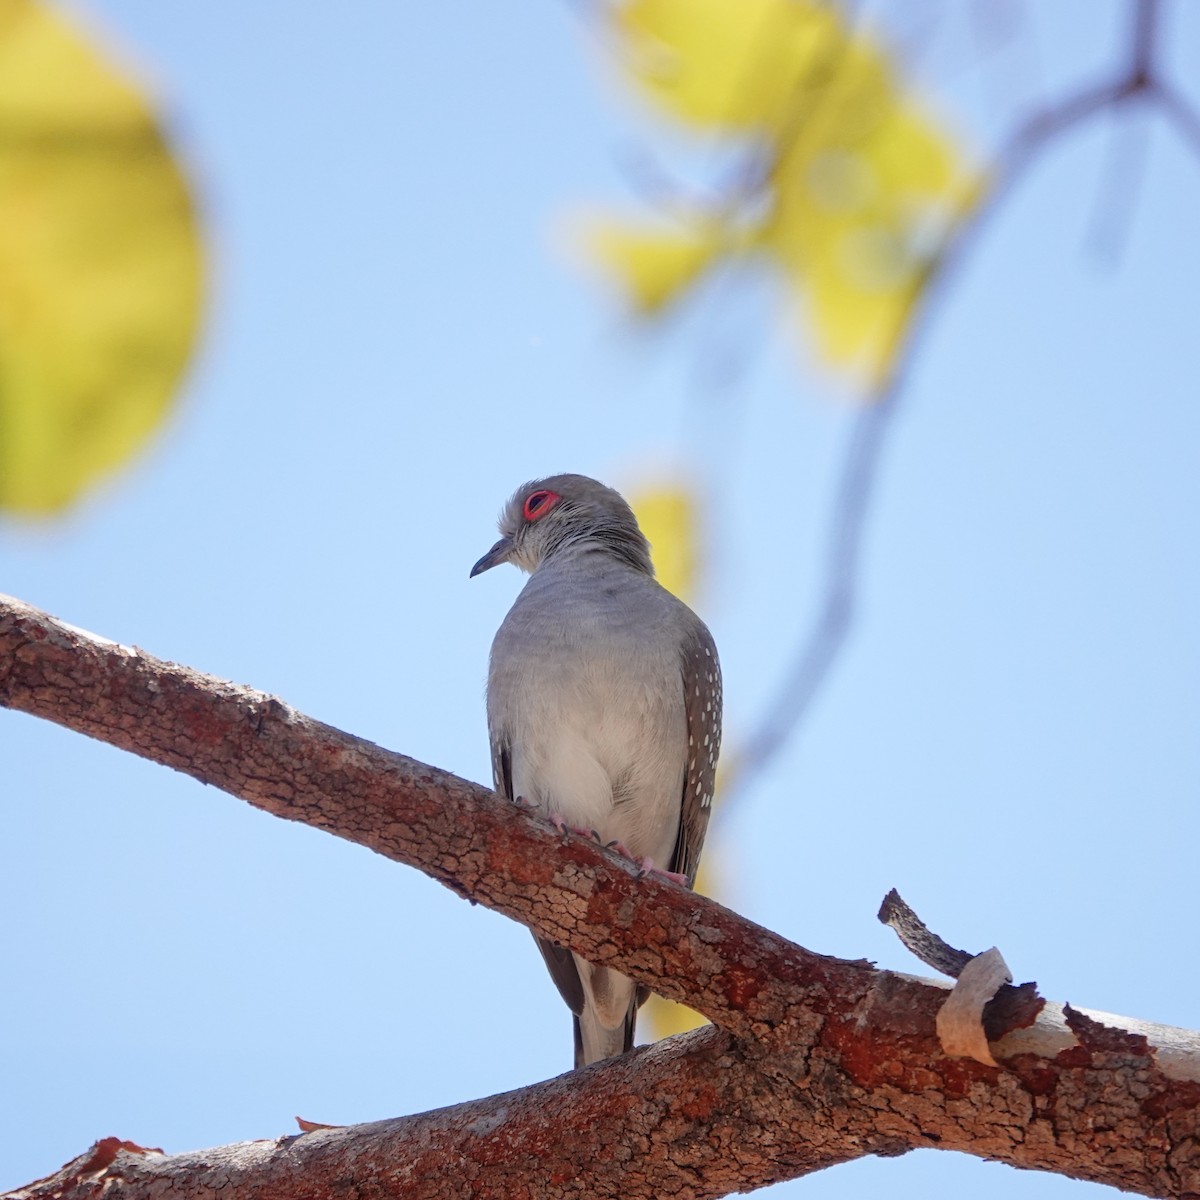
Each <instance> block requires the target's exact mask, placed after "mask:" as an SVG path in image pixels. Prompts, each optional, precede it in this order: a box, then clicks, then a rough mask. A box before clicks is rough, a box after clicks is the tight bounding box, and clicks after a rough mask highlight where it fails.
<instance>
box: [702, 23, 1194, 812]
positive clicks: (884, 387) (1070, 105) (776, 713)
mask: <svg viewBox="0 0 1200 1200" xmlns="http://www.w3.org/2000/svg"><path fill="white" fill-rule="evenodd" d="M1158 15H1159V5H1158V0H1134V3H1133V5H1132V6H1131V16H1132V20H1133V36H1132V38H1131V49H1130V58H1129V63H1128V65H1127V67H1126V69H1125V71H1124V72H1123V73H1122V74H1121V75H1120V76H1119V77H1118V78H1117V79H1116V80H1115V81H1112V82H1109V83H1104V84H1100V85H1098V86H1093V87H1088V88H1084V89H1082V90H1081V91H1079V92H1078V93H1076V94H1075V95H1074V96H1071V97H1070V98H1068V99H1066V100H1063V101H1061V102H1059V103H1058V104H1055V105H1053V106H1051V107H1049V108H1046V109H1042V110H1040V111H1038V112H1035V113H1033V114H1032V115H1030V116H1028V117H1026V118H1025V119H1024V120H1023V121H1022V122H1021V123H1020V124H1019V125H1018V127H1017V128H1016V130H1015V131H1014V132H1013V133H1012V134H1011V135H1010V136H1009V138H1008V140H1007V142H1006V143H1005V145H1004V147H1003V148H1002V150H1001V151H1000V153H999V154H998V156H997V160H996V164H995V166H994V168H993V170H992V173H991V187H990V189H988V190H984V191H982V192H981V194H980V197H979V199H978V201H977V203H976V204H975V205H973V206H972V207H970V208H969V209H968V210H967V211H965V213H964V215H963V217H962V218H961V219H960V221H959V222H958V224H957V226H956V227H955V228H953V229H952V230H951V232H950V234H949V235H948V237H947V239H946V241H945V243H944V244H943V246H942V248H941V250H940V252H939V253H938V255H937V256H936V258H935V259H934V260H933V261H932V262H931V263H930V265H929V268H928V272H927V275H926V278H925V280H924V283H923V286H922V287H921V288H920V289H919V292H918V293H917V294H918V297H919V299H918V302H917V305H916V307H915V311H914V313H913V316H912V319H911V322H910V325H909V328H908V332H907V335H906V337H905V339H904V341H903V344H902V345H901V347H900V350H899V352H898V354H897V358H896V362H895V364H894V366H893V369H892V371H891V372H890V374H889V375H888V376H887V378H886V379H885V380H884V381H883V382H882V383H881V385H880V386H879V388H878V389H877V390H876V392H875V394H874V396H873V397H872V398H871V402H870V403H869V404H868V405H867V406H866V407H865V408H864V409H863V411H862V413H861V414H860V415H859V417H858V418H857V421H856V424H855V428H854V432H853V434H852V436H851V439H850V445H849V448H848V450H847V452H846V457H845V459H844V461H843V465H842V472H841V477H840V480H839V483H838V499H837V502H836V504H835V506H834V513H833V517H832V519H831V523H830V531H829V550H828V566H827V569H826V582H825V587H824V592H823V601H822V604H821V608H820V611H819V612H818V614H817V617H816V620H815V621H814V623H813V625H812V627H811V628H810V630H809V632H808V634H807V636H805V638H804V639H803V641H802V643H801V645H800V649H799V652H798V654H797V655H796V657H795V659H794V661H793V665H792V668H791V670H790V671H789V672H788V674H787V676H786V677H785V679H784V681H783V684H782V686H781V687H780V689H779V691H778V693H777V694H776V699H775V702H774V703H773V704H772V705H770V707H769V709H768V716H767V718H766V719H765V720H764V721H763V723H762V725H760V726H759V728H758V730H757V731H756V732H755V733H753V734H752V735H751V736H750V737H749V738H748V739H747V740H746V741H745V742H744V743H743V745H742V748H741V750H740V752H739V753H737V754H736V755H735V756H733V760H732V762H731V764H730V766H729V768H728V769H727V773H726V776H725V779H724V781H723V788H722V792H723V795H722V808H723V809H725V810H728V808H729V806H730V804H731V802H733V801H735V800H736V799H737V798H738V797H739V796H741V795H744V794H745V792H746V791H747V790H748V789H749V787H750V786H751V785H752V784H753V782H754V781H755V780H756V779H757V778H758V777H759V776H760V775H761V774H762V772H763V771H764V770H765V769H766V767H767V766H768V764H769V763H770V762H771V760H772V759H773V758H774V757H775V756H776V755H777V754H778V753H779V751H780V750H781V749H782V748H783V746H784V745H785V744H786V743H787V742H788V740H789V739H790V738H791V736H792V735H793V733H794V732H795V730H796V728H797V727H798V726H799V724H800V722H801V721H802V720H803V719H804V717H805V715H806V714H807V713H808V711H809V709H810V707H811V705H812V703H813V701H814V700H815V698H816V697H817V695H818V694H819V692H820V689H821V687H822V686H823V684H824V683H825V681H826V679H827V678H828V676H829V671H830V669H831V667H832V666H833V664H834V662H835V661H836V659H837V657H838V655H839V653H840V652H841V650H842V647H843V646H844V645H845V641H846V637H847V635H848V633H849V631H850V628H851V626H852V624H853V619H854V613H855V606H856V598H857V594H858V583H859V575H860V568H861V561H862V543H863V535H864V531H865V526H866V520H867V517H868V515H869V512H870V506H871V501H872V498H873V496H874V491H875V484H876V478H877V475H878V471H879V466H880V463H881V461H882V457H883V452H884V450H885V448H886V445H887V434H888V432H889V430H890V429H891V427H892V425H893V423H894V422H893V417H894V416H895V414H896V411H897V410H898V408H899V406H900V399H901V395H902V392H903V389H904V385H905V384H906V382H907V380H908V376H909V373H910V371H911V369H912V365H913V363H914V361H915V358H916V354H917V351H918V349H919V348H920V346H921V345H922V343H923V339H924V338H925V336H926V335H927V332H928V329H929V327H930V324H931V322H932V318H933V316H934V314H936V312H937V309H938V303H939V301H940V300H941V299H942V298H943V297H944V295H945V291H946V286H947V283H948V281H949V280H950V279H951V278H952V277H953V276H954V274H955V272H956V271H958V270H959V269H961V267H962V264H963V261H964V259H965V258H966V257H967V252H968V250H969V249H970V247H971V246H972V245H973V244H974V242H976V241H977V240H978V238H979V236H980V234H981V233H982V231H983V230H984V229H985V228H986V227H987V225H988V223H989V221H990V219H991V218H992V217H993V215H994V214H995V213H996V211H997V209H998V208H999V207H1000V204H1001V202H1002V201H1003V200H1004V198H1005V197H1006V196H1007V195H1008V194H1009V192H1010V191H1011V190H1012V189H1013V187H1014V186H1015V185H1016V184H1017V182H1018V181H1019V179H1020V178H1021V177H1022V175H1023V174H1024V172H1025V170H1026V169H1027V168H1028V167H1029V166H1030V164H1031V163H1032V162H1033V161H1034V160H1035V159H1036V158H1037V157H1038V155H1039V154H1040V153H1041V152H1042V151H1043V150H1045V149H1046V148H1047V147H1048V146H1049V145H1051V144H1052V143H1053V142H1055V141H1056V140H1057V139H1058V138H1060V137H1061V136H1062V135H1064V134H1065V133H1067V132H1068V131H1069V130H1070V129H1072V128H1074V127H1075V126H1078V125H1080V124H1081V123H1083V122H1085V121H1087V120H1088V119H1090V118H1091V117H1093V116H1094V115H1095V114H1096V113H1098V112H1101V111H1103V110H1104V109H1106V108H1111V107H1114V106H1116V105H1119V104H1122V103H1124V102H1125V101H1127V100H1130V99H1131V98H1134V97H1142V98H1145V99H1147V100H1148V101H1150V102H1151V103H1154V104H1155V105H1156V107H1158V108H1160V109H1161V110H1162V111H1163V112H1164V114H1165V115H1167V116H1168V117H1169V118H1170V119H1171V120H1172V121H1173V122H1174V123H1175V124H1176V126H1177V127H1178V128H1179V129H1180V130H1181V132H1182V133H1183V135H1184V136H1185V137H1186V138H1187V139H1188V140H1189V142H1190V143H1191V145H1192V146H1193V147H1194V148H1195V149H1196V151H1197V154H1198V155H1200V118H1198V117H1197V115H1196V113H1195V112H1194V111H1193V110H1192V109H1191V108H1190V107H1189V106H1188V105H1187V104H1186V103H1185V102H1183V101H1182V99H1181V98H1180V97H1179V96H1178V95H1177V94H1176V93H1175V92H1174V91H1172V90H1171V89H1169V88H1167V87H1166V86H1164V85H1163V84H1161V83H1160V82H1159V81H1158V79H1157V77H1156V76H1155V73H1154V64H1155V57H1154V56H1155V50H1156V45H1157V42H1156V35H1157V33H1158V31H1159V23H1158Z"/></svg>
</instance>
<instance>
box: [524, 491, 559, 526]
mask: <svg viewBox="0 0 1200 1200" xmlns="http://www.w3.org/2000/svg"><path fill="white" fill-rule="evenodd" d="M561 499H562V497H561V496H560V495H559V494H558V493H557V492H552V491H550V490H548V489H546V488H543V489H542V490H540V491H537V492H530V493H529V495H528V496H526V497H525V509H524V517H525V520H527V521H536V520H538V519H539V518H540V517H544V516H545V515H546V514H547V513H548V512H549V511H550V510H551V509H552V508H553V507H554V506H555V505H556V504H557V503H558V502H559V501H560V500H561Z"/></svg>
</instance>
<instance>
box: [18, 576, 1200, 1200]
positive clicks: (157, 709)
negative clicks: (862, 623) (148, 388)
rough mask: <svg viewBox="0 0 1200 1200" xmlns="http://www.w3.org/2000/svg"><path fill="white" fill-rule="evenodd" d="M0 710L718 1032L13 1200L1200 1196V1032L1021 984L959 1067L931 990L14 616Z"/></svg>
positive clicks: (470, 790) (409, 767) (375, 753)
mask: <svg viewBox="0 0 1200 1200" xmlns="http://www.w3.org/2000/svg"><path fill="white" fill-rule="evenodd" d="M0 705H4V706H7V707H11V708H16V709H20V710H22V711H25V712H29V713H33V714H35V715H39V716H43V717H46V718H48V719H51V720H54V721H57V722H59V723H60V724H64V725H67V726H68V727H70V728H73V729H77V730H79V731H80V732H84V733H88V734H90V735H91V736H94V737H99V738H101V739H102V740H104V741H107V742H110V743H112V744H114V745H117V746H120V747H122V748H124V749H127V750H130V751H133V752H135V753H138V754H141V755H143V756H144V757H147V758H151V759H153V760H154V761H157V762H160V763H163V764H164V765H168V766H172V767H175V768H176V769H178V770H182V771H185V772H187V773H188V774H190V775H192V776H194V777H195V778H197V779H200V780H201V781H203V782H206V783H213V784H215V785H217V786H219V787H221V788H223V789H224V790H227V791H229V792H231V793H233V794H234V795H237V796H240V797H242V798H243V799H246V800H247V801H249V802H250V803H252V804H254V805H256V806H257V807H260V808H263V809H265V810H266V811H268V812H272V813H274V814H275V815H277V816H283V817H287V818H289V819H292V820H301V821H305V822H306V823H308V824H313V825H316V826H318V827H320V828H323V829H326V830H328V831H330V832H333V833H336V834H338V835H339V836H341V837H345V838H348V839H350V840H352V841H356V842H358V843H360V844H362V845H365V846H369V847H370V848H371V849H374V850H376V851H377V852H379V853H381V854H384V855H386V856H387V857H389V858H393V859H396V860H397V861H401V862H406V863H409V864H411V865H413V866H417V867H419V868H420V869H421V870H423V871H425V872H427V873H428V874H430V875H432V876H433V877H434V878H435V879H438V880H440V881H441V882H443V883H445V884H446V885H447V886H449V887H452V888H453V889H454V890H455V891H457V892H459V893H460V894H462V895H464V896H467V897H469V898H470V899H472V900H477V901H479V902H481V903H484V904H487V905H489V906H490V907H493V908H496V909H498V910H499V911H501V912H504V913H506V914H507V915H509V916H511V917H513V918H514V919H516V920H519V921H521V922H522V923H524V924H526V925H528V926H529V927H530V928H532V929H535V930H536V931H537V932H538V933H540V934H542V935H543V936H546V937H552V938H555V939H557V940H559V941H561V942H563V943H564V944H566V945H569V946H571V947H572V948H573V949H576V950H578V951H580V952H582V953H584V954H586V955H588V956H589V957H591V958H593V959H597V960H602V961H605V962H607V963H610V964H611V965H613V966H615V967H618V968H620V969H621V970H622V971H625V972H627V973H629V974H630V975H632V976H633V977H634V978H636V979H638V980H639V981H640V982H643V983H646V984H648V985H649V986H651V987H653V988H654V989H655V990H656V991H659V992H660V993H661V994H663V995H666V996H668V997H670V998H672V999H678V1000H682V1001H684V1002H685V1003H687V1004H688V1005H690V1006H692V1007H694V1008H698V1009H700V1010H701V1011H702V1012H705V1013H706V1014H707V1015H709V1016H710V1017H711V1018H712V1019H713V1020H714V1022H716V1023H717V1024H718V1025H719V1026H720V1028H708V1029H703V1030H699V1031H696V1032H695V1033H693V1034H689V1035H686V1036H684V1037H681V1038H675V1039H671V1040H669V1041H667V1042H663V1043H660V1044H659V1045H657V1046H654V1047H651V1048H646V1049H643V1050H640V1051H637V1052H635V1053H634V1054H632V1055H629V1056H625V1057H622V1058H620V1059H616V1060H611V1061H609V1062H607V1063H604V1064H600V1065H598V1066H597V1067H594V1068H590V1069H588V1070H587V1071H584V1072H575V1073H572V1074H569V1075H565V1076H562V1077H560V1078H558V1079H555V1080H550V1081H548V1082H546V1083H541V1084H536V1085H534V1086H532V1087H529V1088H525V1089H522V1090H521V1091H518V1092H513V1093H509V1094H508V1095H505V1096H498V1097H492V1098H490V1099H486V1100H479V1101H474V1102H471V1103H469V1104H465V1105H459V1106H456V1107H454V1108H449V1109H443V1110H440V1111H436V1112H431V1113H426V1114H423V1115H421V1116H414V1117H407V1118H403V1119H401V1120H398V1121H388V1122H381V1123H377V1124H372V1125H364V1126H356V1127H353V1128H349V1129H344V1130H323V1131H319V1132H317V1133H312V1134H305V1135H303V1136H301V1137H297V1138H285V1139H281V1140H279V1141H276V1142H256V1143H248V1144H243V1145H239V1146H232V1147H224V1148H221V1149H219V1150H212V1151H206V1152H202V1153H193V1154H185V1155H171V1156H165V1155H160V1154H158V1153H156V1152H145V1151H142V1150H141V1149H140V1148H138V1147H134V1146H132V1145H131V1144H126V1143H119V1142H116V1141H115V1139H108V1140H106V1141H105V1142H102V1143H98V1144H97V1145H96V1146H95V1147H93V1149H92V1150H91V1151H89V1152H88V1154H86V1155H84V1156H82V1157H81V1158H80V1159H78V1160H76V1161H75V1162H73V1163H71V1164H68V1165H67V1167H65V1168H64V1169H63V1171H61V1172H59V1173H58V1174H56V1175H55V1176H52V1177H50V1178H49V1179H47V1180H43V1181H40V1182H39V1183H37V1184H33V1185H30V1187H29V1188H26V1189H22V1190H21V1191H20V1192H17V1193H12V1195H13V1196H20V1197H22V1198H25V1197H28V1198H30V1200H32V1198H35V1197H36V1198H38V1200H47V1198H49V1197H69V1198H71V1200H75V1198H79V1200H82V1198H84V1197H87V1198H88V1200H91V1198H93V1197H97V1196H98V1195H99V1193H100V1192H103V1193H104V1195H105V1197H106V1200H141V1198H142V1197H147V1198H148V1197H150V1196H151V1195H153V1196H155V1197H158V1196H160V1195H161V1194H162V1192H163V1190H164V1188H169V1189H170V1190H171V1192H172V1193H173V1194H176V1195H179V1196H190V1195H196V1196H199V1195H202V1194H203V1195H206V1196H208V1195H212V1194H214V1193H215V1192H216V1191H218V1190H220V1192H221V1194H222V1200H238V1198H239V1197H241V1196H245V1198H246V1200H252V1196H251V1193H253V1200H271V1198H272V1197H274V1196H278V1197H281V1198H282V1197H288V1198H289V1200H296V1198H300V1197H307V1196H317V1195H320V1196H322V1197H326V1196H329V1195H330V1194H332V1193H333V1192H335V1191H345V1190H346V1189H347V1188H348V1187H349V1188H350V1189H352V1190H353V1191H354V1193H355V1194H356V1195H357V1196H358V1197H359V1200H368V1198H369V1197H376V1196H378V1197H384V1196H386V1197H405V1198H408V1197H424V1196H431V1197H432V1196H438V1197H442V1196H464V1197H465V1196H472V1197H482V1196H499V1195H505V1196H509V1195H538V1196H541V1195H545V1196H559V1195H563V1196H565V1195H593V1196H607V1195H621V1196H623V1197H631V1198H632V1197H638V1196H658V1195H664V1194H670V1195H678V1196H692V1197H709V1196H712V1197H715V1196H719V1195H723V1194H726V1193H727V1192H729V1191H732V1190H746V1189H749V1188H754V1187H758V1186H761V1185H763V1184H766V1183H771V1182H775V1181H778V1180H782V1179H788V1178H794V1177H796V1176H798V1175H803V1174H806V1173H808V1172H810V1171H813V1170H817V1169H819V1168H821V1167H826V1166H830V1165H832V1164H834V1163H838V1162H843V1161H846V1160H848V1159H852V1158H856V1157H860V1156H862V1155H864V1154H894V1153H903V1152H905V1151H906V1150H909V1149H913V1148H916V1147H922V1146H926V1147H927V1146H938V1147H941V1148H943V1149H956V1150H962V1151H965V1152H967V1153H971V1154H975V1155H980V1156H985V1157H988V1158H995V1159H999V1160H1002V1161H1005V1162H1009V1163H1012V1164H1013V1165H1016V1166H1022V1167H1033V1168H1038V1169H1043V1170H1052V1171H1057V1172H1060V1173H1064V1174H1069V1175H1073V1176H1076V1177H1078V1178H1085V1179H1091V1180H1094V1181H1096V1182H1102V1183H1108V1184H1111V1185H1113V1186H1117V1187H1122V1188H1126V1189H1130V1190H1134V1191H1139V1192H1143V1193H1145V1194H1148V1195H1161V1196H1179V1197H1186V1196H1200V1039H1198V1038H1197V1036H1196V1035H1193V1034H1188V1033H1186V1032H1184V1031H1180V1030H1170V1029H1167V1028H1165V1027H1158V1026H1147V1025H1138V1024H1137V1023H1133V1022H1127V1021H1123V1020H1121V1019H1119V1018H1109V1017H1104V1016H1103V1015H1102V1014H1093V1015H1091V1016H1089V1015H1088V1014H1085V1013H1082V1012H1080V1011H1078V1010H1072V1009H1071V1008H1069V1007H1061V1008H1060V1007H1058V1006H1054V1005H1045V1004H1044V1003H1043V1001H1041V999H1040V998H1038V997H1037V995H1036V992H1035V991H1034V989H1033V987H1032V985H1024V986H1023V987H1022V988H1019V989H1014V988H1007V989H1004V990H1003V991H1002V993H1001V994H1000V995H999V996H998V997H997V999H996V1000H995V1001H993V1002H992V1004H991V1005H990V1006H989V1008H988V1010H987V1012H986V1013H985V1018H984V1023H985V1030H986V1032H987V1035H988V1039H989V1043H990V1049H991V1051H992V1053H993V1054H994V1056H995V1057H996V1059H997V1060H998V1061H1000V1062H1001V1064H1002V1066H1001V1068H994V1067H987V1066H983V1065H981V1064H979V1063H977V1062H974V1061H971V1060H967V1059H951V1058H948V1057H946V1056H945V1055H944V1054H943V1053H942V1052H941V1050H940V1048H939V1044H938V1040H937V1034H936V1029H935V1022H936V1016H937V1012H938V1009H939V1008H940V1006H941V1004H942V1002H943V1001H944V999H945V995H946V992H945V989H944V988H943V987H941V986H940V985H937V984H933V983H929V982H926V981H921V980H916V979H911V978H908V977H906V976H900V975H895V974H892V973H889V972H883V971H877V970H875V969H873V968H872V967H871V966H870V965H869V964H867V963H863V962H846V961H843V960H839V959H833V958H826V957H822V956H820V955H816V954H813V953H811V952H809V951H807V950H803V949H801V948H800V947H798V946H795V945H793V944H792V943H790V942H788V941H786V940H785V939H783V938H780V937H778V936H777V935H776V934H773V933H770V932H769V931H767V930H764V929H761V928H759V927H758V926H755V925H753V924H752V923H751V922H749V921H746V920H744V919H743V918H741V917H738V916H737V915H736V914H733V913H731V912H729V911H727V910H726V909H723V908H721V907H720V906H719V905H717V904H715V903H713V902H712V901H710V900H706V899H704V898H702V897H699V896H696V895H694V894H692V893H690V892H688V891H686V890H684V889H682V888H679V887H676V886H675V885H672V884H668V883H665V882H662V881H660V880H657V879H654V878H646V879H639V878H638V877H637V875H636V873H635V872H634V870H633V869H632V867H631V866H630V865H629V864H627V863H625V862H624V861H623V860H621V859H619V858H617V857H615V856H613V855H610V854H608V853H606V852H604V851H602V850H601V849H600V848H599V847H597V846H595V845H593V844H591V843H590V842H589V841H587V840H586V839H583V838H578V837H575V836H573V835H571V836H568V837H567V838H565V839H564V838H560V836H559V835H557V834H556V833H553V832H551V830H550V827H549V826H548V825H547V824H545V823H543V822H541V821H539V820H537V819H535V818H533V817H532V816H531V815H530V814H529V813H528V812H525V811H522V810H521V809H518V808H516V807H515V806H512V805H509V804H506V803H503V802H501V801H499V800H497V798H496V797H495V796H494V795H493V794H492V793H490V792H488V791H487V790H486V789H484V788H481V787H478V786H477V785H474V784H471V783H468V782H466V781H464V780H462V779H459V778H458V777H456V776H454V775H451V774H449V773H447V772H442V771H438V770H437V769H436V768H433V767H428V766H425V765H424V764H422V763H418V762H415V761H414V760H412V759H408V758H404V757H403V756H401V755H396V754H391V753H389V752H387V751H385V750H382V749H380V748H379V747H377V746H374V745H372V744H371V743H369V742H364V741H362V740H360V739H357V738H353V737H351V736H349V735H347V734H344V733H341V732H339V731H338V730H336V729H332V728H330V727H329V726H326V725H322V724H320V723H319V722H316V721H312V720H311V719H309V718H307V717H304V716H302V715H301V714H299V713H297V712H296V711H295V710H293V709H291V708H289V707H288V706H287V705H285V704H283V703H282V702H281V701H279V700H276V699H274V698H272V697H270V696H266V695H264V694H263V693H261V692H256V691H253V690H252V689H249V688H243V687H237V686H235V685H233V684H229V683H226V682H223V681H221V680H217V679H213V678H210V677H208V676H204V675H200V674H198V673H197V672H194V671H191V670H189V669H187V668H185V667H179V666H175V665H173V664H170V663H164V662H161V661H159V660H157V659H154V658H152V657H150V656H149V655H146V654H144V653H142V652H141V651H138V650H135V649H131V648H129V647H124V646H119V645H117V644H116V643H113V642H107V641H104V640H103V639H100V638H96V637H94V636H92V635H90V634H86V633H83V632H82V631H80V630H77V629H74V628H72V627H71V626H68V625H64V624H63V623H61V622H58V621H56V620H54V619H53V618H51V617H49V616H47V615H46V614H44V613H40V612H38V611H37V610H35V609H32V608H30V607H29V606H27V605H24V604H22V603H20V602H18V601H13V600H7V599H0ZM597 1145H602V1146H604V1147H606V1152H605V1153H604V1154H597V1153H596V1146H597Z"/></svg>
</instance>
